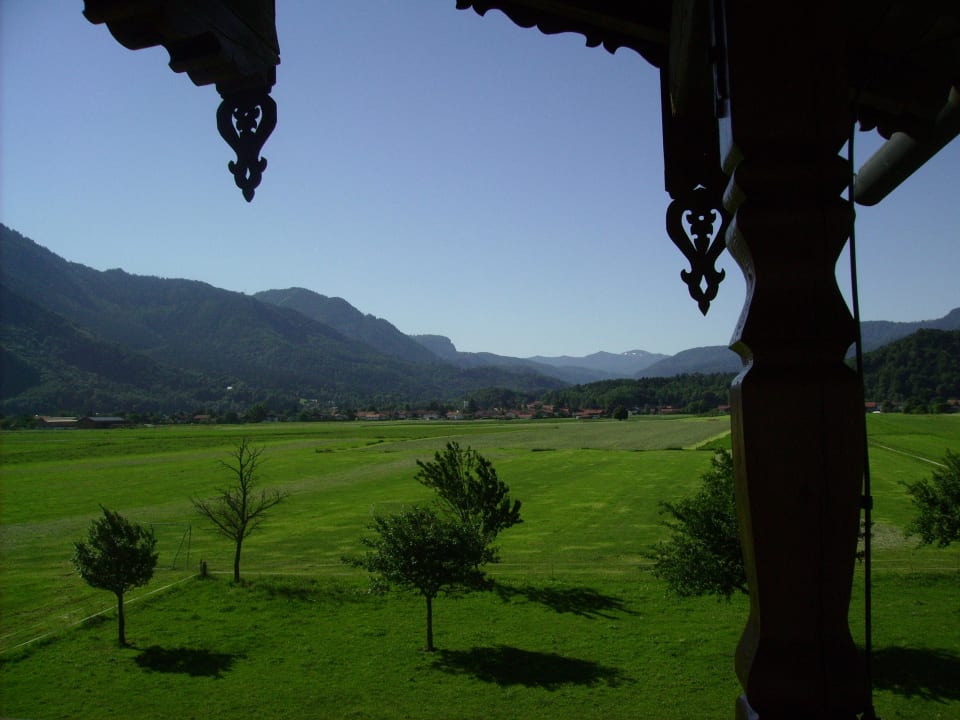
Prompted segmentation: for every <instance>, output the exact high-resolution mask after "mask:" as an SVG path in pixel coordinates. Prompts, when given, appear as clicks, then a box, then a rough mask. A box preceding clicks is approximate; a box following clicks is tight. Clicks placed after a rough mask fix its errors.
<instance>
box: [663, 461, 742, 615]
mask: <svg viewBox="0 0 960 720" xmlns="http://www.w3.org/2000/svg"><path fill="white" fill-rule="evenodd" d="M701 480H702V481H703V485H702V486H701V488H700V490H699V492H697V493H696V494H695V495H694V496H692V497H689V498H684V499H683V500H680V501H679V502H677V503H671V502H662V503H660V505H661V507H662V508H663V512H665V513H666V514H668V515H669V516H670V518H671V519H670V520H666V521H664V522H663V525H665V526H666V527H668V528H669V529H670V532H671V536H670V539H669V540H667V541H662V542H659V543H657V544H656V545H654V546H653V549H652V552H651V554H650V556H651V557H652V558H653V574H654V575H656V576H657V577H659V578H660V579H662V580H665V581H666V582H667V585H668V586H669V587H670V590H672V591H673V592H675V593H676V594H677V595H681V596H691V595H706V594H708V593H714V594H716V595H717V596H723V597H726V598H728V599H729V598H730V596H731V595H732V594H733V593H734V592H737V591H740V592H743V593H746V592H747V577H746V572H745V571H744V567H743V554H742V551H741V549H740V535H739V525H738V522H737V512H736V502H735V499H734V490H733V458H732V457H731V455H730V453H729V452H728V451H726V450H718V451H717V452H716V453H715V454H714V456H713V458H712V460H711V465H710V469H709V470H708V471H707V472H706V473H704V474H703V475H702V476H701Z"/></svg>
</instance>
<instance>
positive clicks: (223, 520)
mask: <svg viewBox="0 0 960 720" xmlns="http://www.w3.org/2000/svg"><path fill="white" fill-rule="evenodd" d="M262 454H263V448H262V447H259V448H254V447H251V446H250V444H249V442H248V441H247V439H246V438H243V439H242V440H241V441H240V444H239V445H238V446H237V447H236V449H234V450H233V451H232V452H231V453H230V457H231V461H230V462H228V461H225V460H221V461H220V465H221V466H223V467H224V468H225V469H226V470H229V471H230V473H231V474H232V475H233V477H234V479H235V481H236V482H235V483H234V484H233V485H231V486H230V487H226V488H223V489H222V490H220V494H219V495H217V496H216V497H214V498H211V499H209V500H197V499H195V498H191V502H192V503H193V507H194V508H195V509H196V511H197V512H198V513H200V515H202V516H203V517H205V518H207V519H208V520H209V521H210V522H211V523H213V525H214V527H215V528H216V530H217V532H218V533H220V534H221V535H223V536H224V537H226V538H229V539H230V540H232V541H233V543H234V547H235V551H234V555H233V581H234V582H240V550H241V549H242V548H243V541H244V540H245V539H246V538H247V537H248V536H249V535H250V534H251V533H252V532H253V531H254V530H256V529H257V528H258V527H260V525H261V523H263V521H264V520H265V519H266V518H267V511H268V510H269V509H270V508H272V507H273V506H274V505H276V504H277V503H279V502H280V501H281V500H283V499H284V498H285V497H286V495H285V494H284V493H281V492H280V491H279V490H263V489H262V490H260V491H259V492H257V485H258V484H259V475H258V472H257V471H258V470H259V467H260V464H261V455H262Z"/></svg>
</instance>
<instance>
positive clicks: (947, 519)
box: [907, 450, 960, 547]
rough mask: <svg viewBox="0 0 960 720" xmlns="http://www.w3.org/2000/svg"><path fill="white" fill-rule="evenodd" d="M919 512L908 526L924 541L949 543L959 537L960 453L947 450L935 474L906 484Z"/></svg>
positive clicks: (938, 543)
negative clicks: (941, 465)
mask: <svg viewBox="0 0 960 720" xmlns="http://www.w3.org/2000/svg"><path fill="white" fill-rule="evenodd" d="M907 492H908V493H909V494H910V496H911V498H912V500H913V504H914V505H915V506H916V508H917V516H916V517H915V518H914V519H913V520H912V521H911V523H910V525H909V526H908V529H909V531H910V532H911V533H913V534H916V535H919V536H920V541H921V542H922V543H923V544H924V545H929V544H931V543H934V542H936V543H937V545H939V546H940V547H946V546H947V545H949V544H950V543H951V542H953V541H954V540H956V541H960V455H957V454H956V453H953V452H951V451H950V450H947V454H946V456H945V457H944V459H943V467H942V468H938V469H937V470H934V471H933V476H932V477H930V478H925V479H923V480H918V481H917V482H915V483H910V484H907Z"/></svg>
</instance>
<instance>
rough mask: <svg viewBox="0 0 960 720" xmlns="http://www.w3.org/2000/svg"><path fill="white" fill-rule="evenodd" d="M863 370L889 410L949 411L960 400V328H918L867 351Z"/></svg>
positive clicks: (867, 386) (872, 394) (871, 396)
mask: <svg viewBox="0 0 960 720" xmlns="http://www.w3.org/2000/svg"><path fill="white" fill-rule="evenodd" d="M863 371H864V373H863V374H864V390H865V395H864V396H865V398H866V399H867V400H872V401H874V402H877V403H879V405H880V407H881V409H883V410H884V411H886V412H890V411H902V412H946V411H948V410H950V409H952V408H953V407H954V404H955V403H956V402H957V401H958V400H960V331H957V330H951V331H947V330H918V331H917V332H915V333H914V334H913V335H908V336H907V337H905V338H903V339H901V340H897V341H896V342H893V343H890V344H889V345H885V346H884V347H882V348H879V349H878V350H874V351H873V352H872V353H868V354H867V355H865V356H864V358H863ZM950 401H953V402H954V404H951V402H950Z"/></svg>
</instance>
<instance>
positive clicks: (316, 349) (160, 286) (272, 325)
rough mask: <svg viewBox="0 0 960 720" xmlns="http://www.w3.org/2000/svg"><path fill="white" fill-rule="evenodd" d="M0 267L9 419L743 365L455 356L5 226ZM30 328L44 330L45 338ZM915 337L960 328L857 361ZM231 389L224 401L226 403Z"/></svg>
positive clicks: (397, 398) (291, 304)
mask: <svg viewBox="0 0 960 720" xmlns="http://www.w3.org/2000/svg"><path fill="white" fill-rule="evenodd" d="M0 260H2V264H0V284H2V286H3V287H2V296H0V297H2V309H3V312H4V316H3V318H2V319H3V327H2V332H3V334H2V338H0V339H2V341H3V342H2V345H0V351H2V353H0V360H2V367H0V369H2V371H3V374H4V375H3V383H4V384H3V385H2V388H3V392H2V393H0V397H2V399H3V401H4V406H3V407H4V408H6V409H9V408H11V407H13V405H11V402H10V401H11V399H12V398H14V397H21V399H22V400H23V401H24V403H25V402H26V398H34V399H38V398H39V397H40V395H38V393H40V394H41V395H43V393H42V392H41V389H42V388H47V390H46V391H43V392H46V395H43V396H44V397H50V392H49V388H50V387H52V386H51V385H49V382H48V381H49V380H50V378H56V377H57V376H58V374H59V375H60V376H63V377H76V378H83V379H82V382H81V381H79V380H78V384H79V385H82V386H83V387H86V388H88V389H89V394H90V395H92V396H96V395H97V393H98V392H99V393H100V395H101V396H104V397H105V396H106V395H107V394H109V393H106V390H105V388H108V387H115V388H118V389H117V392H119V393H120V395H124V393H127V394H132V395H136V394H137V393H138V392H140V391H143V392H144V393H147V394H150V392H152V393H153V394H154V395H157V394H158V393H159V392H160V391H159V386H158V385H157V384H156V383H154V384H151V383H150V382H148V381H147V379H148V378H149V377H150V376H154V377H160V378H165V379H166V380H165V381H166V382H169V383H171V386H172V387H175V388H178V390H177V392H176V393H174V395H175V396H176V397H178V398H185V397H188V396H190V393H193V394H194V395H195V396H196V398H197V402H198V403H200V402H214V403H225V404H230V403H237V402H238V401H239V398H240V397H241V395H242V393H239V392H236V388H237V387H241V388H244V389H245V391H246V392H247V396H244V397H247V399H248V400H252V399H257V398H260V399H273V400H274V401H277V402H279V400H278V398H279V397H281V396H282V397H283V398H284V400H283V401H284V402H297V398H304V397H308V398H319V399H323V400H324V401H327V402H341V403H342V402H348V403H353V404H363V403H369V404H377V403H404V402H412V401H416V402H421V401H425V400H427V399H430V398H433V399H436V400H439V399H444V400H454V399H455V398H457V397H462V396H463V395H464V394H465V393H469V392H472V391H476V390H478V389H481V388H488V387H504V388H508V389H511V390H516V391H519V392H527V393H533V392H536V391H541V390H545V389H554V388H557V387H561V386H563V385H580V384H587V383H591V382H597V381H605V380H615V379H621V378H627V379H629V378H643V377H670V376H674V375H678V374H693V373H704V374H711V373H726V372H737V371H739V369H740V365H741V363H740V360H739V357H738V356H737V355H736V354H734V353H733V352H732V351H730V350H729V349H728V348H726V347H724V346H706V347H700V348H690V349H688V350H684V351H681V352H679V353H677V354H676V355H672V356H668V355H663V354H660V353H651V352H648V351H645V350H640V349H635V350H629V351H625V352H622V353H611V352H607V351H598V352H596V353H592V354H590V355H586V356H583V357H576V356H568V355H563V356H556V357H550V356H543V355H537V356H532V357H528V358H515V357H509V356H503V355H497V354H495V353H487V352H461V351H459V350H457V348H456V346H455V345H454V344H453V342H452V341H451V340H450V339H449V338H447V337H445V336H443V335H406V334H404V333H402V332H401V331H400V330H398V329H397V328H396V327H395V326H394V325H393V324H392V323H390V322H389V321H387V320H386V319H383V318H377V317H375V316H373V315H370V314H365V313H362V312H361V311H359V310H358V309H357V308H355V307H354V306H353V305H351V304H350V303H349V302H348V301H347V300H345V299H343V298H339V297H333V298H331V297H327V296H325V295H321V294H319V293H316V292H314V291H312V290H308V289H306V288H287V289H285V290H265V291H262V292H258V293H256V294H255V295H246V294H244V293H236V292H232V291H228V290H222V289H219V288H216V287H214V286H212V285H210V284H208V283H205V282H201V281H196V280H183V279H175V278H174V279H168V278H159V277H154V276H138V275H131V274H128V273H126V272H125V271H124V270H121V269H111V270H106V271H98V270H94V269H92V268H89V267H86V266H84V265H81V264H78V263H73V262H70V261H68V260H65V259H63V258H60V257H59V256H57V255H56V254H54V253H52V252H51V251H49V250H48V249H46V248H44V247H43V246H41V245H39V244H38V243H36V242H35V241H33V240H30V239H28V238H26V237H24V236H22V235H21V234H20V233H17V232H16V231H14V230H12V229H9V228H7V227H6V226H3V225H0ZM27 307H31V308H34V309H32V310H30V312H28V311H27V310H25V308H27ZM40 311H42V312H40ZM31 313H33V314H32V315H31ZM28 317H32V318H33V320H27V319H26V318H28ZM56 318H59V320H58V319H56ZM61 321H62V322H61ZM31 323H33V324H34V325H35V326H38V327H44V328H47V331H48V335H49V337H45V336H44V335H43V334H42V333H41V334H38V333H37V332H36V331H35V327H31ZM920 328H931V329H942V330H954V329H960V308H956V309H954V310H952V311H950V312H949V313H948V314H947V315H945V316H944V317H942V318H938V319H934V320H922V321H917V322H888V321H867V322H864V323H863V324H862V330H863V336H864V346H865V350H867V351H869V350H872V349H875V348H876V347H879V346H881V345H883V344H885V343H886V342H890V340H889V338H893V339H898V338H900V337H905V336H906V335H909V334H911V333H912V332H915V331H916V330H917V329H920ZM44 343H47V344H51V343H52V345H51V347H59V348H60V349H61V350H62V349H63V348H79V347H87V348H88V353H89V354H90V355H91V356H92V357H95V358H103V357H106V356H112V357H114V358H115V359H116V362H117V363H119V365H121V366H123V367H126V368H128V369H131V368H139V370H137V372H134V376H136V377H138V378H139V380H138V381H137V383H139V386H138V385H137V383H134V384H133V385H131V384H129V383H126V384H125V383H124V382H123V380H122V378H120V377H118V376H117V375H116V373H114V372H113V370H112V369H111V368H109V367H107V366H106V364H105V363H103V362H100V363H99V364H98V363H94V366H93V368H92V370H91V368H89V367H88V368H84V367H83V362H81V359H78V358H79V356H78V355H77V353H76V352H73V354H70V353H67V354H66V355H64V354H62V353H61V354H57V353H52V354H48V355H46V356H45V355H44V353H43V351H42V349H43V347H44ZM58 343H59V344H58ZM91 343H92V344H91ZM58 352H60V351H59V350H58ZM70 358H72V360H71V359H70ZM71 362H72V363H73V364H70V363H71ZM65 363H66V364H65ZM130 371H131V372H133V370H130ZM91 372H92V374H90V373H91ZM137 373H140V374H139V375H137ZM45 383H46V384H45ZM228 386H230V387H233V388H234V391H232V394H231V395H225V392H226V391H225V390H224V388H226V387H228ZM138 387H139V390H138ZM31 388H32V390H31ZM144 388H147V389H146V390H145V389H144ZM149 388H153V389H152V390H149ZM148 390H149V392H148ZM181 391H182V392H181ZM31 392H32V394H31ZM14 404H15V403H14ZM154 404H163V403H160V402H155V403H154ZM23 407H24V404H23V403H21V404H20V405H17V408H18V409H23Z"/></svg>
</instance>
